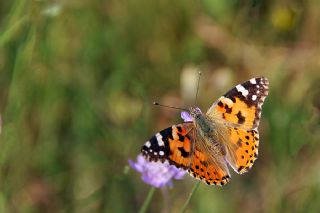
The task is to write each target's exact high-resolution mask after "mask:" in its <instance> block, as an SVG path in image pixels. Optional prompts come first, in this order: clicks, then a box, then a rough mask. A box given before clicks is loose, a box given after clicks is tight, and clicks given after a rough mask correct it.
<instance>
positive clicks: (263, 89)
mask: <svg viewBox="0 0 320 213" xmlns="http://www.w3.org/2000/svg"><path fill="white" fill-rule="evenodd" d="M268 85H269V81H268V79H267V78H265V77H261V78H252V79H250V80H249V81H246V82H244V83H242V84H238V85H237V86H235V87H234V88H232V89H231V90H230V91H229V92H227V93H226V94H225V95H223V96H222V97H220V98H219V99H218V100H217V101H216V102H215V103H214V104H213V105H212V106H211V107H210V108H209V110H208V111H207V115H208V116H209V117H211V118H212V119H213V120H215V121H221V122H223V123H224V124H226V125H227V126H232V127H239V128H243V129H254V128H257V127H258V125H259V121H260V117H261V110H262V104H263V102H264V99H265V98H266V96H267V95H268V91H269V86H268Z"/></svg>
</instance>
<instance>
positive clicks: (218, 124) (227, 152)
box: [141, 77, 269, 186]
mask: <svg viewBox="0 0 320 213" xmlns="http://www.w3.org/2000/svg"><path fill="white" fill-rule="evenodd" d="M268 91H269V81H268V79H267V78H265V77H260V78H252V79H250V80H248V81H246V82H244V83H242V84H239V85H237V86H235V87H234V88H232V89H231V90H230V91H228V92H227V93H226V94H225V95H223V96H222V97H220V98H219V99H218V100H217V101H216V102H214V103H213V104H212V106H211V107H210V108H209V109H208V111H207V112H206V113H205V114H204V113H202V112H201V110H200V109H199V108H196V107H190V108H189V109H188V110H189V112H188V114H185V115H190V118H189V119H187V121H186V122H184V123H181V124H177V125H173V126H171V127H169V128H167V129H164V130H162V131H160V132H158V133H156V134H155V135H154V136H152V137H151V139H150V140H148V141H147V142H146V143H145V144H144V145H143V147H142V149H141V152H142V154H143V156H144V157H145V158H146V159H148V160H149V161H160V162H165V161H168V162H169V163H170V164H172V165H175V166H176V167H178V168H182V169H184V170H186V171H187V172H188V173H189V174H190V175H191V176H193V177H195V178H196V179H199V180H201V181H203V182H205V183H207V184H208V185H220V186H222V185H225V184H227V183H228V182H229V181H230V178H231V175H230V172H229V169H228V165H229V166H230V167H231V168H232V169H233V170H234V171H235V172H236V173H239V174H243V173H245V172H247V171H248V170H249V169H250V168H251V167H252V166H253V164H254V162H255V160H256V159H257V157H258V147H259V132H258V126H259V121H260V117H261V111H262V105H263V103H264V100H265V98H266V97H267V95H268ZM183 113H187V112H183Z"/></svg>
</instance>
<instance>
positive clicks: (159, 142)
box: [156, 133, 164, 146]
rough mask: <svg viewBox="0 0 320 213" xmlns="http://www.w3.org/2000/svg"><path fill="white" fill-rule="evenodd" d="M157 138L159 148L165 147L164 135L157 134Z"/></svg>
mask: <svg viewBox="0 0 320 213" xmlns="http://www.w3.org/2000/svg"><path fill="white" fill-rule="evenodd" d="M156 137H157V141H158V145H159V146H164V142H163V140H162V135H160V133H157V134H156Z"/></svg>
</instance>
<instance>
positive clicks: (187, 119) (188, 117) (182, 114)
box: [181, 111, 192, 122]
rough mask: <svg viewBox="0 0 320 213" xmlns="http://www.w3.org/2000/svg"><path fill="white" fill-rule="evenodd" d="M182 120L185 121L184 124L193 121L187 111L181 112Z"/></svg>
mask: <svg viewBox="0 0 320 213" xmlns="http://www.w3.org/2000/svg"><path fill="white" fill-rule="evenodd" d="M181 118H182V119H183V120H184V122H191V121H192V117H191V115H190V114H189V112H186V111H182V112H181Z"/></svg>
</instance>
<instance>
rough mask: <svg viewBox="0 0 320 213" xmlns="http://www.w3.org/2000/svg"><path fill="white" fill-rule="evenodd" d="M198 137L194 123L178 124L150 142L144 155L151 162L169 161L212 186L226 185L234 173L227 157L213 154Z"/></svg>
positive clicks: (143, 151)
mask: <svg viewBox="0 0 320 213" xmlns="http://www.w3.org/2000/svg"><path fill="white" fill-rule="evenodd" d="M196 136H197V134H196V131H195V129H194V125H193V123H184V124H178V125H174V126H172V127H169V128H167V129H164V130H162V131H160V132H159V133H156V134H155V135H154V136H153V137H152V138H151V139H150V140H149V141H147V142H146V143H145V144H144V146H143V147H142V154H143V155H144V156H145V157H146V158H147V159H148V160H150V161H162V162H164V161H165V160H168V162H169V163H170V164H172V165H175V166H176V167H178V168H183V169H186V170H187V171H188V173H189V174H190V175H191V176H193V177H195V178H197V179H199V180H202V181H203V182H205V183H207V184H209V185H225V184H226V183H227V182H228V181H229V179H230V174H229V170H228V168H227V163H226V161H225V159H224V157H223V156H222V155H221V156H220V155H219V156H218V155H217V156H215V155H213V152H210V151H209V150H207V148H205V145H204V142H203V141H202V140H201V138H199V137H196Z"/></svg>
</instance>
